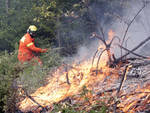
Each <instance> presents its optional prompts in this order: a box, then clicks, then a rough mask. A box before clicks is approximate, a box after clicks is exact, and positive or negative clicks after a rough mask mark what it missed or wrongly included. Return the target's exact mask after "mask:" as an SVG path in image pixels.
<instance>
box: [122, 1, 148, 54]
mask: <svg viewBox="0 0 150 113" xmlns="http://www.w3.org/2000/svg"><path fill="white" fill-rule="evenodd" d="M145 7H146V5H145V4H144V5H143V7H142V8H141V9H140V10H139V11H138V12H137V14H136V15H135V16H134V17H133V19H132V20H131V22H130V23H129V24H128V26H127V29H126V30H125V34H124V36H123V39H122V42H121V45H123V43H124V40H125V38H126V35H127V33H128V30H129V28H130V26H131V24H132V23H133V21H134V20H135V19H136V17H137V16H138V15H139V14H140V12H142V10H143V9H144V8H145ZM121 55H122V49H121Z"/></svg>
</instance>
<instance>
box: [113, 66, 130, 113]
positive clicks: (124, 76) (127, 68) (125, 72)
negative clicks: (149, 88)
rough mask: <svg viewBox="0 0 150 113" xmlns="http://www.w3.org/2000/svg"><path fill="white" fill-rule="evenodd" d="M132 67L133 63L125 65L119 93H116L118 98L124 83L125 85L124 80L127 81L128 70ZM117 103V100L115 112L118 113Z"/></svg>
mask: <svg viewBox="0 0 150 113" xmlns="http://www.w3.org/2000/svg"><path fill="white" fill-rule="evenodd" d="M130 68H131V65H127V66H126V67H125V70H124V73H123V77H122V79H121V82H120V85H119V88H118V90H117V94H116V96H117V98H118V97H119V92H120V90H121V87H122V85H123V82H124V81H125V78H126V76H127V72H128V70H129V69H130ZM117 103H118V101H116V102H115V104H114V113H116V109H117Z"/></svg>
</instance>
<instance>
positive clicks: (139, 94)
mask: <svg viewBox="0 0 150 113" xmlns="http://www.w3.org/2000/svg"><path fill="white" fill-rule="evenodd" d="M142 98H144V100H145V101H143V100H142ZM148 103H149V104H150V84H147V85H146V86H145V87H142V88H141V87H140V86H138V88H137V89H136V90H135V92H132V93H129V94H128V95H126V96H124V97H122V102H121V103H120V104H119V105H118V107H120V108H121V110H122V111H123V112H125V113H127V112H131V113H134V112H136V111H138V110H143V109H144V107H145V105H146V104H148ZM138 104H139V106H138Z"/></svg>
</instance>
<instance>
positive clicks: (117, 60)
mask: <svg viewBox="0 0 150 113" xmlns="http://www.w3.org/2000/svg"><path fill="white" fill-rule="evenodd" d="M149 40H150V37H148V38H146V39H145V40H143V41H142V42H141V43H140V44H138V45H137V46H136V47H135V48H133V49H132V50H130V52H127V53H126V54H125V55H123V56H121V57H120V58H118V59H116V61H114V62H113V64H112V65H114V64H118V63H119V62H120V61H121V60H122V59H123V58H124V57H126V56H127V55H129V54H130V53H131V52H134V51H135V50H137V49H138V48H140V47H141V46H142V45H144V44H145V43H146V42H148V41H149Z"/></svg>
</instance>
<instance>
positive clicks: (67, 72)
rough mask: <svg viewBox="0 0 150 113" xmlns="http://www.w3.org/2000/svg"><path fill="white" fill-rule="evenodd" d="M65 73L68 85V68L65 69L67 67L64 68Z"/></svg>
mask: <svg viewBox="0 0 150 113" xmlns="http://www.w3.org/2000/svg"><path fill="white" fill-rule="evenodd" d="M65 71H66V80H67V84H68V85H70V82H69V77H68V68H67V66H66V67H65Z"/></svg>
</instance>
